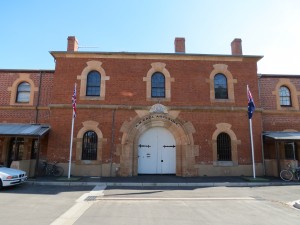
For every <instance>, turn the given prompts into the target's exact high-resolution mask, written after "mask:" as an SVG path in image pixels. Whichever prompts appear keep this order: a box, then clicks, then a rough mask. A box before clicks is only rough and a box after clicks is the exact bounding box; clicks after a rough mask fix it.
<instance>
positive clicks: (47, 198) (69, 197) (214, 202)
mask: <svg viewBox="0 0 300 225" xmlns="http://www.w3.org/2000/svg"><path fill="white" fill-rule="evenodd" d="M299 199H300V187H299V186H273V187H272V186H271V187H208V188H187V187H182V188H175V187H170V188H167V187H160V188H159V187H147V188H142V187H140V188H136V187H128V188H126V187H120V188H109V187H104V186H97V187H92V186H90V187H89V186H81V187H66V186H39V185H28V184H25V185H22V186H17V187H13V188H5V189H3V190H1V191H0V203H1V204H0V218H1V220H0V224H5V225H10V224H13V225H15V224H29V225H35V224H39V225H43V224H52V225H58V224H75V225H87V224H102V225H144V224H145V225H146V224H147V225H150V224H155V225H163V224H164V225H165V224H168V225H171V224H172V225H177V224H178V225H179V224H180V225H196V224H197V225H199V224H209V225H214V224H216V225H220V224H222V225H223V224H230V225H234V224H238V225H248V224H249V225H254V224H255V225H257V224H258V225H265V224H266V225H267V224H268V225H271V224H274V225H279V224H280V225H282V224H299V223H300V222H299V221H300V210H299V209H296V208H294V207H292V206H291V202H293V201H296V200H299Z"/></svg>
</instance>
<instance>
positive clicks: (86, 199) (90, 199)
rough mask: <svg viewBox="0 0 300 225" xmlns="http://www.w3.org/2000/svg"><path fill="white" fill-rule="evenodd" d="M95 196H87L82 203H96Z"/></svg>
mask: <svg viewBox="0 0 300 225" xmlns="http://www.w3.org/2000/svg"><path fill="white" fill-rule="evenodd" d="M96 198H97V196H87V197H86V198H85V199H84V201H96Z"/></svg>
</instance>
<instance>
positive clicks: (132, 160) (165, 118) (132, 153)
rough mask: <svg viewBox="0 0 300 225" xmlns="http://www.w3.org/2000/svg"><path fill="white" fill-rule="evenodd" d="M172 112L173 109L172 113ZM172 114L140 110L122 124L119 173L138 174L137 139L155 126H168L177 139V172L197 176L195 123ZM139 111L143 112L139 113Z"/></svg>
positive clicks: (181, 174)
mask: <svg viewBox="0 0 300 225" xmlns="http://www.w3.org/2000/svg"><path fill="white" fill-rule="evenodd" d="M170 114H171V113H170ZM170 114H167V113H163V112H159V113H149V112H148V113H146V114H144V115H143V116H141V114H140V113H138V115H137V116H136V117H135V118H134V119H132V120H131V121H130V122H128V121H126V122H124V124H123V126H122V127H121V132H123V136H122V142H121V145H120V146H118V153H119V155H120V168H119V175H120V176H136V175H137V174H138V141H139V138H140V136H141V135H142V134H143V133H144V132H145V131H146V130H148V129H150V128H152V127H163V128H166V129H168V130H169V131H170V132H171V133H172V135H173V136H174V138H175V142H176V175H177V176H184V177H188V176H197V169H196V166H195V156H197V155H198V152H199V148H198V146H195V145H194V140H193V135H192V134H193V133H194V132H195V129H194V126H193V125H192V123H191V122H183V121H181V120H179V119H178V118H175V117H173V116H171V115H170ZM139 115H140V116H139Z"/></svg>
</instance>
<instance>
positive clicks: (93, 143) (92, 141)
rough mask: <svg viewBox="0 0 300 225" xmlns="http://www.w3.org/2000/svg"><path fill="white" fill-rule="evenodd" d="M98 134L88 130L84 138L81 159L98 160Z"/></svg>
mask: <svg viewBox="0 0 300 225" xmlns="http://www.w3.org/2000/svg"><path fill="white" fill-rule="evenodd" d="M97 143H98V136H97V134H96V133H95V132H94V131H87V132H85V134H84V135H83V140H82V156H81V160H97Z"/></svg>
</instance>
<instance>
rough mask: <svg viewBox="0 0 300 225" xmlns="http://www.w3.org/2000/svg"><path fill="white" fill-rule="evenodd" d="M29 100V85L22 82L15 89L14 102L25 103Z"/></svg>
mask: <svg viewBox="0 0 300 225" xmlns="http://www.w3.org/2000/svg"><path fill="white" fill-rule="evenodd" d="M29 100H30V84H29V83H27V82H22V83H20V84H19V86H18V89H17V98H16V102H20V103H27V102H29Z"/></svg>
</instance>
